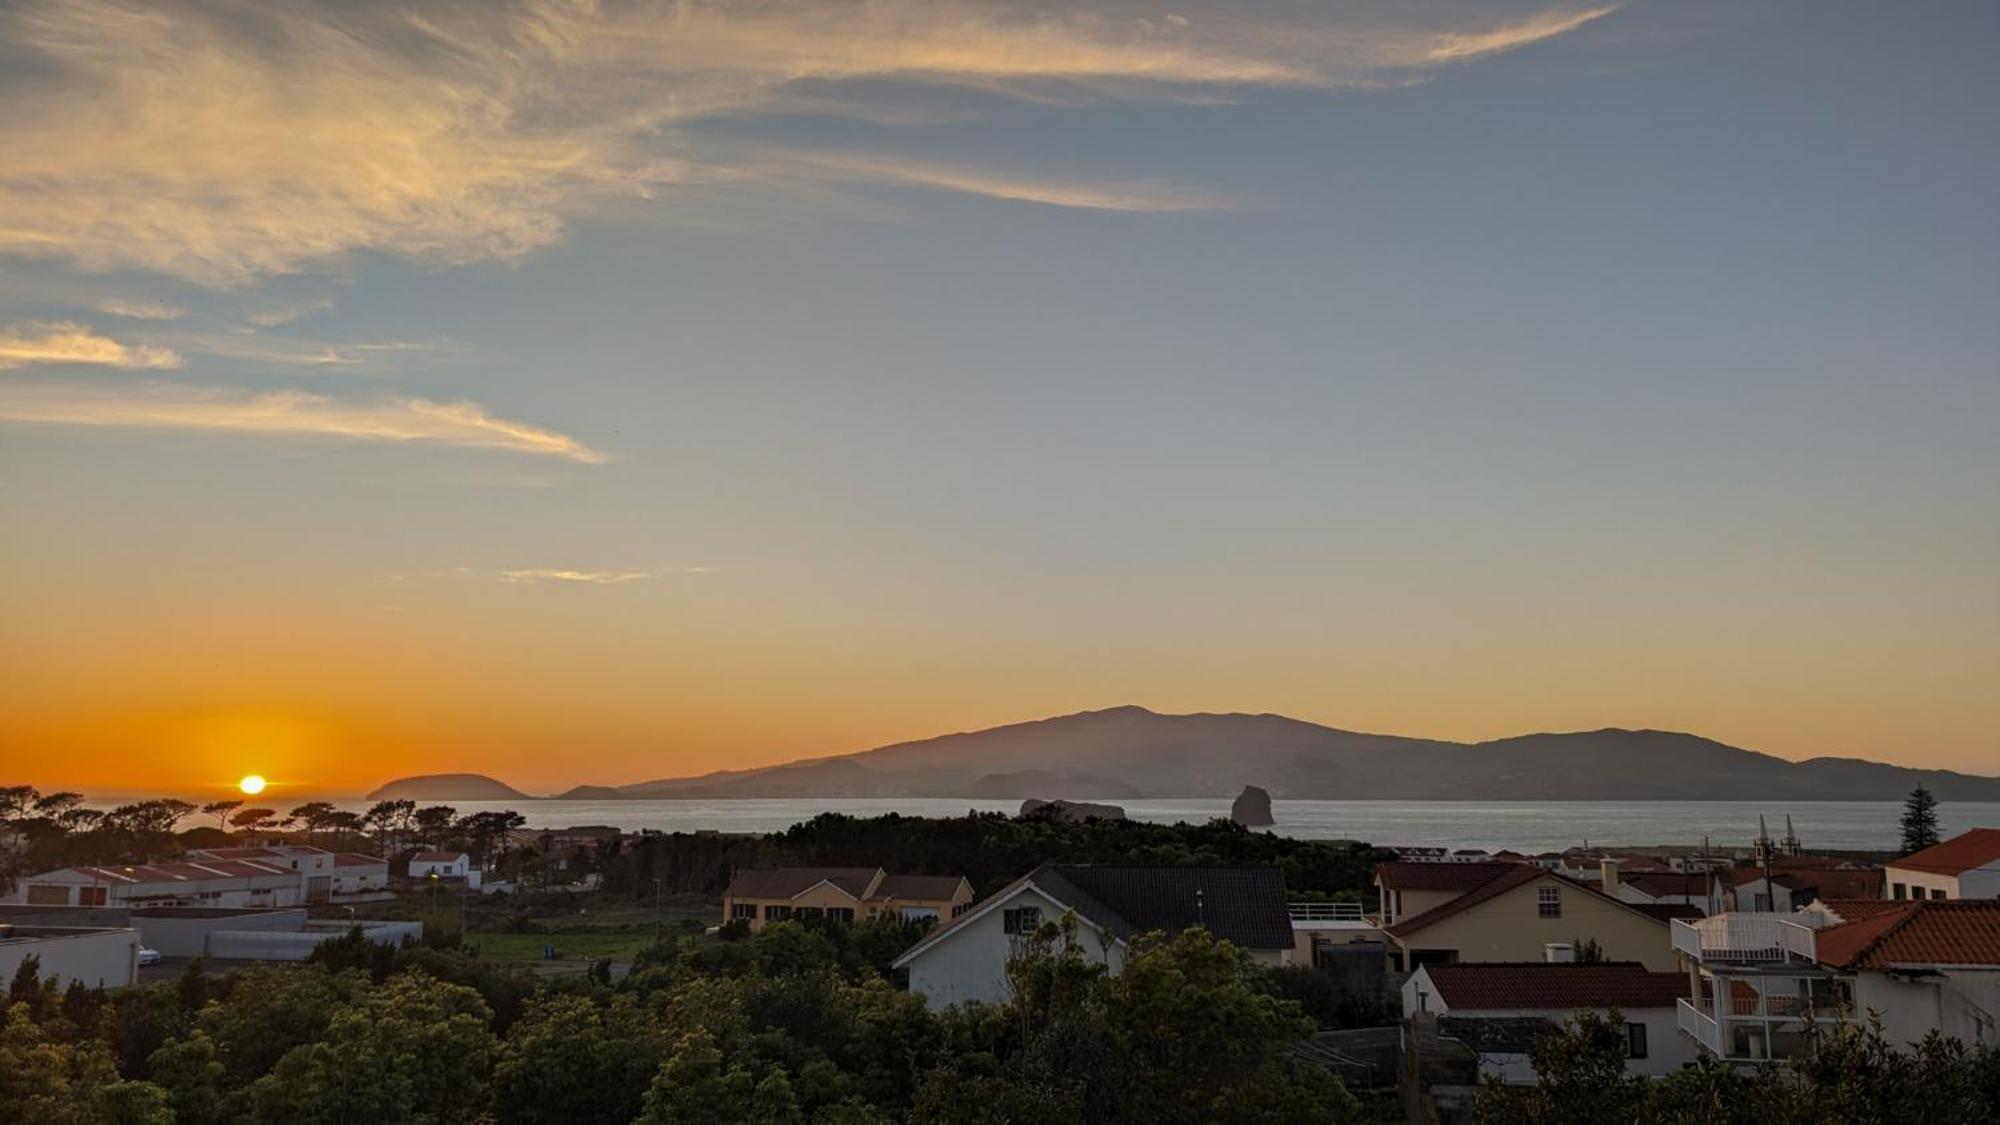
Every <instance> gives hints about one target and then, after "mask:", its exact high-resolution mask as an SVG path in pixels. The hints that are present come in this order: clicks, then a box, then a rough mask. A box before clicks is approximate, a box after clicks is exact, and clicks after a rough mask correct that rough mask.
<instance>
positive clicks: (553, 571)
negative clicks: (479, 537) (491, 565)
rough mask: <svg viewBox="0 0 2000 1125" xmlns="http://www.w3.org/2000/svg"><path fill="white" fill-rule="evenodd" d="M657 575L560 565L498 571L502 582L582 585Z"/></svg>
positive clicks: (641, 579) (640, 579)
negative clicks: (570, 568)
mask: <svg viewBox="0 0 2000 1125" xmlns="http://www.w3.org/2000/svg"><path fill="white" fill-rule="evenodd" d="M658 577H659V574H658V573H657V572H655V571H650V570H566V569H563V568H560V567H532V568H529V569H526V570H503V571H501V572H500V581H502V582H569V583H574V584H577V585H584V586H622V585H624V584H625V583H627V582H644V581H646V580H647V579H649V578H658Z"/></svg>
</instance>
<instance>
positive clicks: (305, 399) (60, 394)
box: [0, 383, 605, 465]
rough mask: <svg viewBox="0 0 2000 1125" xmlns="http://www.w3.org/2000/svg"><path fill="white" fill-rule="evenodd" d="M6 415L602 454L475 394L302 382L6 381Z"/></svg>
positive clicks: (591, 459)
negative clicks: (132, 384) (330, 389)
mask: <svg viewBox="0 0 2000 1125" xmlns="http://www.w3.org/2000/svg"><path fill="white" fill-rule="evenodd" d="M0 422H30V423H42V424H50V425H70V426H109V427H124V428H133V429H148V430H194V431H209V432H214V433H231V434H245V435H270V436H291V437H315V438H327V439H339V440H347V441H364V442H398V443H427V444H438V445H453V446H467V447H473V448H480V449H500V450H508V451H511V452H515V453H528V454H534V455H537V456H543V457H558V458H563V459H565V460H570V461H579V462H583V463H585V464H592V465H596V464H602V463H603V462H604V460H605V457H604V455H603V454H601V453H599V452H597V451H596V450H594V449H591V448H590V447H589V446H586V445H584V444H583V443H582V442H579V441H577V440H576V439H575V438H572V437H570V436H568V435H566V434H562V433H558V432H556V431H554V430H549V429H544V428H542V427H540V426H534V425H530V424H528V423H525V422H515V421H511V420H508V419H505V418H496V417H494V416H493V415H492V414H489V413H488V412H487V411H486V408H485V407H482V406H480V405H479V404H477V403H473V402H431V401H428V400H425V399H417V398H401V397H395V396H384V397H381V398H376V399H371V400H367V401H348V400H341V399H336V398H331V397H329V396H326V395H317V394H309V393H306V392H303V391H273V392H263V393H245V392H239V391H230V390H221V389H213V388H194V387H183V386H178V385H174V384H166V383H155V384H152V385H149V386H146V387H142V388H119V389H104V388H87V387H68V386H47V385H0Z"/></svg>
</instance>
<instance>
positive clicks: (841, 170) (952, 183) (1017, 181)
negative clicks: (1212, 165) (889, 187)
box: [788, 154, 1227, 211]
mask: <svg viewBox="0 0 2000 1125" xmlns="http://www.w3.org/2000/svg"><path fill="white" fill-rule="evenodd" d="M788 159H789V160H791V161H793V162H795V163H796V164H798V165H801V166H804V167H808V168H813V169H817V170H819V171H821V172H823V173H824V174H827V175H829V176H834V177H845V178H852V179H854V180H860V181H866V182H872V183H886V184H909V185H912V186H915V187H926V188H938V189H941V190H945V191H956V192H965V193H967V194H970V195H984V196H987V197H989V198H993V199H1010V200H1014V201H1017V202H1023V203H1042V204H1047V205H1049V206H1052V207H1075V208H1082V209H1085V210H1093V211H1201V210H1209V209H1214V208H1220V207H1224V206H1227V204H1226V203H1225V202H1224V201H1223V200H1221V199H1219V198H1217V197H1214V196H1205V195H1200V194H1197V193H1194V192H1189V191H1182V190H1177V189H1174V188H1172V187H1168V186H1163V185H1156V184H1081V183H1066V182H1062V181H1056V180H1048V179H1043V178H1038V177H1032V176H1024V175H1021V174H1019V173H1007V172H993V171H987V170H981V169H975V168H965V167H959V166H952V165H943V164H931V163H926V162H922V161H912V160H901V159H893V158H882V157H866V156H840V155H825V154H821V155H810V156H807V155H794V156H791V157H789V158H788Z"/></svg>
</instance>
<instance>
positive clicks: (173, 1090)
mask: <svg viewBox="0 0 2000 1125" xmlns="http://www.w3.org/2000/svg"><path fill="white" fill-rule="evenodd" d="M146 1074H147V1077H148V1078H149V1079H150V1080H151V1081H152V1082H153V1083H154V1084H155V1085H157V1086H159V1087H160V1088H161V1089H162V1090H164V1091H166V1094H167V1099H168V1101H169V1103H170V1104H171V1105H172V1106H173V1110H174V1116H175V1121H176V1125H222V1122H224V1121H226V1120H227V1117H226V1116H225V1115H224V1110H223V1105H224V1097H223V1091H224V1087H223V1067H222V1059H221V1056H220V1055H219V1053H218V1052H217V1051H216V1049H215V1041H214V1040H213V1039H210V1038H209V1037H208V1036H207V1035H205V1034H203V1033H202V1032H200V1031H196V1032H193V1033H191V1034H190V1035H188V1037H187V1038H185V1039H174V1040H170V1041H168V1042H167V1043H166V1044H165V1045H163V1046H162V1047H161V1048H160V1049H159V1050H157V1051H154V1052H153V1054H152V1057H151V1058H149V1059H148V1060H147V1061H146Z"/></svg>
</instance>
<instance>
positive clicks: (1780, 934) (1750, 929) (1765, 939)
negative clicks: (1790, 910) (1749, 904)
mask: <svg viewBox="0 0 2000 1125" xmlns="http://www.w3.org/2000/svg"><path fill="white" fill-rule="evenodd" d="M1671 938H1672V941H1673V946H1674V949H1675V950H1677V951H1679V952H1681V953H1685V954H1687V955H1688V956H1690V957H1692V958H1694V959H1695V960H1697V961H1733V962H1746V961H1751V962H1755V961H1787V960H1791V959H1792V958H1795V957H1796V958H1801V959H1803V960H1807V961H1811V960H1814V959H1815V957H1814V954H1815V952H1816V950H1817V945H1816V944H1815V942H1814V940H1813V938H1814V935H1813V929H1812V927H1811V926H1806V925H1802V924H1800V923H1798V922H1794V921H1792V920H1791V919H1790V918H1786V917H1784V916H1782V915H1777V914H1743V913H1731V914H1717V915H1715V916H1713V917H1710V918H1698V919H1696V920H1694V921H1692V922H1690V921H1685V920H1682V919H1678V918H1677V919H1675V920H1674V923H1673V930H1672V935H1671Z"/></svg>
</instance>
